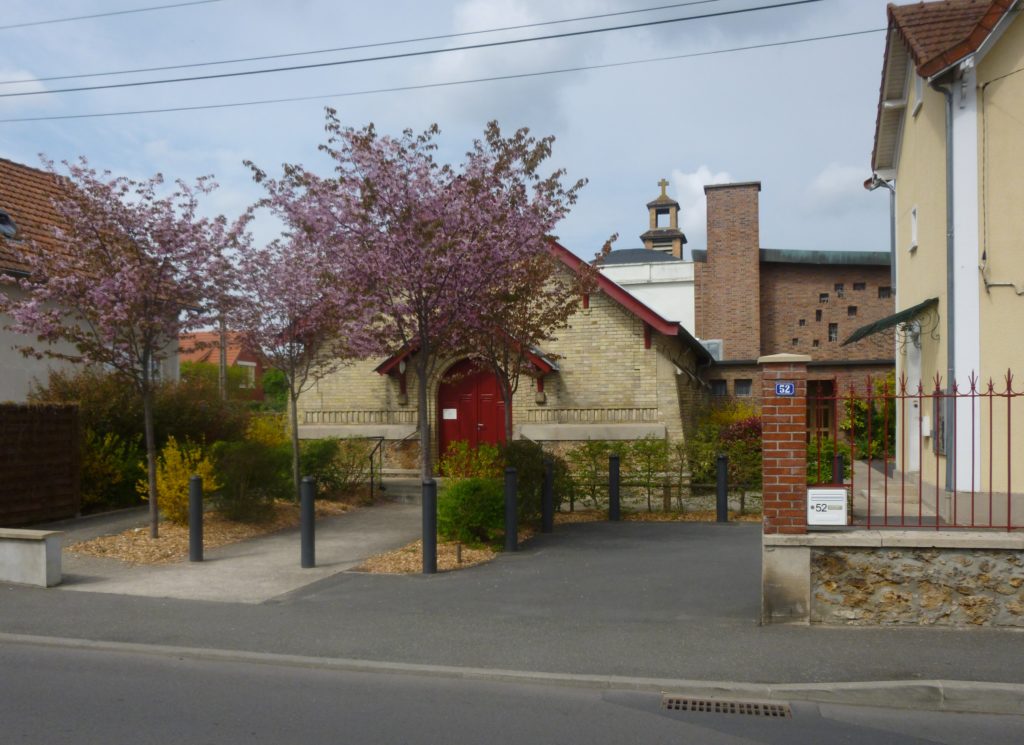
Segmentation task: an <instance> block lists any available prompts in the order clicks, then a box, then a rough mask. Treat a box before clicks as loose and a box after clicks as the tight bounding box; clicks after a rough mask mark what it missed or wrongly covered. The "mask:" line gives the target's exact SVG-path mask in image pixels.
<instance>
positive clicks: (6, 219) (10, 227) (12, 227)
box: [0, 210, 18, 238]
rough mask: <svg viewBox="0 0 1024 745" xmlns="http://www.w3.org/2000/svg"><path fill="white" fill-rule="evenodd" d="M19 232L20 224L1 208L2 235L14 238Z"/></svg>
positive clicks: (0, 232)
mask: <svg viewBox="0 0 1024 745" xmlns="http://www.w3.org/2000/svg"><path fill="white" fill-rule="evenodd" d="M17 233H18V226H17V225H16V224H15V223H14V220H12V219H11V216H10V215H9V214H7V213H6V212H4V211H3V210H0V235H2V236H3V237H4V238H13V237H14V236H15V235H17Z"/></svg>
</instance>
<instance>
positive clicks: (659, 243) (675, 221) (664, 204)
mask: <svg viewBox="0 0 1024 745" xmlns="http://www.w3.org/2000/svg"><path fill="white" fill-rule="evenodd" d="M658 186H660V187H661V194H659V195H658V197H657V198H656V199H654V200H652V201H650V202H648V203H647V212H648V216H649V222H650V226H649V228H648V230H647V232H646V233H643V234H642V235H641V236H640V240H642V241H643V242H644V248H647V249H650V250H652V251H664V252H666V253H671V254H672V255H673V256H675V257H676V258H677V259H681V258H683V244H684V243H686V236H685V235H683V231H681V230H680V229H679V202H677V201H676V200H674V199H673V198H672V197H670V196H669V195H668V192H667V191H666V190H667V189H668V181H667V180H666V179H661V180H660V181H659V182H658Z"/></svg>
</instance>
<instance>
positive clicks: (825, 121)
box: [0, 0, 889, 258]
mask: <svg viewBox="0 0 1024 745" xmlns="http://www.w3.org/2000/svg"><path fill="white" fill-rule="evenodd" d="M182 1H183V0H177V2H182ZM175 2H176V0H5V3H4V6H5V9H4V13H3V17H2V18H0V27H2V28H0V49H2V50H3V53H2V54H0V120H15V119H26V118H34V119H39V118H43V117H49V119H43V120H36V121H20V122H19V121H0V157H3V158H8V159H10V160H13V161H16V162H20V163H25V164H28V165H32V166H39V164H40V155H41V154H43V155H45V156H46V157H47V158H50V159H53V160H56V161H60V160H64V159H76V158H78V157H79V156H85V157H87V158H88V159H89V161H90V163H91V164H92V165H94V166H95V167H97V168H101V169H109V170H111V171H113V172H115V173H117V174H124V175H128V176H132V177H136V178H143V177H148V176H150V175H152V174H154V173H156V172H161V173H163V174H164V176H165V177H167V178H172V179H173V178H183V179H186V180H192V179H194V178H196V177H198V176H202V175H206V174H213V175H214V176H215V177H216V180H217V181H218V183H219V184H220V189H219V190H218V191H217V192H215V194H214V195H212V196H211V197H210V198H209V199H208V200H207V202H206V204H205V207H204V209H205V211H207V212H209V213H211V214H212V213H223V214H225V215H227V216H229V217H234V216H237V215H238V214H240V213H241V212H242V211H244V210H245V208H246V207H247V206H248V205H249V204H251V203H252V202H254V201H255V200H257V199H258V198H259V197H260V196H261V191H260V187H259V186H257V185H255V184H254V183H253V182H252V179H251V176H250V172H249V169H247V168H246V167H245V166H244V165H243V162H244V161H246V160H250V161H253V162H254V163H256V164H257V165H259V166H260V167H261V168H263V169H264V170H266V171H268V172H269V173H271V174H275V173H279V172H280V167H281V164H283V163H302V164H304V165H305V166H307V167H308V168H310V169H312V170H315V171H319V172H322V173H324V174H327V173H329V171H330V167H331V163H330V161H329V159H328V158H327V157H326V156H325V155H324V154H322V153H320V152H319V151H318V150H317V146H318V145H319V144H320V143H322V142H323V141H324V139H325V135H324V130H323V124H324V115H323V111H324V107H325V106H332V107H334V108H336V109H337V110H338V114H339V117H340V119H341V120H342V122H343V123H345V124H349V125H352V126H355V127H362V126H364V125H366V124H368V123H370V122H373V123H374V124H375V125H376V126H377V128H378V130H380V131H382V132H387V133H396V134H397V133H399V132H401V131H402V130H403V129H405V128H412V129H414V130H423V129H425V128H426V127H428V126H429V125H430V124H431V123H435V122H436V123H437V124H438V125H440V127H441V130H442V134H441V137H440V145H441V148H440V151H439V157H440V158H441V159H442V160H447V161H450V162H454V163H457V162H459V161H461V159H462V157H463V155H464V153H465V152H466V151H467V150H468V149H469V147H470V145H471V143H472V141H473V139H474V138H475V137H479V136H480V135H481V133H482V132H483V129H484V126H485V124H486V123H487V122H488V121H490V120H492V119H496V120H497V121H498V122H500V124H501V126H502V128H503V130H507V131H509V132H511V131H513V130H514V129H516V128H518V127H522V126H526V127H529V128H530V130H531V132H532V133H534V134H536V135H539V136H542V135H554V136H555V138H556V141H555V146H554V153H553V157H552V158H551V168H552V169H554V168H565V169H566V170H567V172H568V177H569V178H570V179H571V180H575V179H578V178H586V179H587V180H588V184H587V186H586V188H585V189H584V190H583V191H582V193H581V195H580V199H579V201H578V203H577V204H576V206H575V207H574V209H573V211H572V213H571V214H570V215H569V216H568V217H567V218H566V219H565V220H564V221H563V222H562V223H561V224H560V225H559V226H558V229H557V231H556V232H557V234H558V236H559V238H560V240H561V241H562V243H563V244H564V245H565V246H566V247H568V248H569V249H571V250H572V251H574V252H575V253H577V254H578V255H580V256H583V257H588V258H589V257H592V256H593V255H594V254H595V253H596V252H597V251H598V250H599V249H600V248H601V245H602V244H603V243H604V241H605V240H606V239H607V238H608V237H609V236H610V235H612V234H615V233H618V234H619V235H620V237H619V239H618V241H617V242H616V243H615V248H634V247H639V246H640V245H641V243H640V240H639V235H640V233H642V232H643V231H644V230H646V229H647V209H646V207H645V204H646V203H647V202H648V201H650V200H651V199H653V198H655V197H656V196H657V195H658V193H659V188H658V185H657V182H658V181H659V180H660V179H662V178H666V179H668V180H669V182H670V186H669V194H670V195H671V196H673V197H675V198H676V199H677V200H678V201H679V202H680V205H681V207H680V211H681V221H682V226H681V227H682V228H683V231H684V232H685V233H686V235H687V238H688V240H689V243H688V246H687V248H688V249H693V248H697V249H702V248H705V246H706V230H705V225H704V220H705V217H704V199H703V197H704V193H703V186H704V185H705V184H707V183H725V182H728V181H760V182H761V184H762V191H761V245H762V246H763V247H765V248H784V249H806V250H846V251H885V250H888V247H889V246H888V242H889V238H888V200H887V198H886V194H883V193H882V192H881V191H879V192H873V193H872V192H867V191H865V190H864V188H863V186H862V183H863V181H864V179H865V178H867V177H868V176H870V152H871V147H872V142H873V137H874V125H875V112H876V106H877V101H878V90H879V83H880V74H881V66H882V55H883V50H884V46H885V34H884V33H882V32H874V33H867V34H862V35H855V36H847V37H844V38H836V39H830V40H820V41H813V42H806V43H785V44H782V45H777V46H771V47H767V48H759V49H749V50H745V51H732V52H724V53H719V54H710V55H703V56H696V57H693V56H691V57H684V58H677V59H673V60H663V61H654V62H643V63H638V64H629V65H623V66H617V67H605V68H596V69H587V70H580V71H575V72H566V73H559V74H550V75H540V76H531V77H523V78H518V79H509V80H501V81H492V82H480V83H469V84H460V85H448V86H444V87H426V88H420V89H418V90H404V91H392V92H378V93H369V94H364V93H362V92H364V91H373V90H379V89H382V88H401V87H409V86H425V85H426V86H429V85H432V84H436V83H451V82H457V81H464V80H471V79H478V78H486V77H498V76H509V75H521V74H532V73H540V72H548V71H553V70H564V69H566V68H580V67H589V68H595V66H599V65H608V64H613V63H622V62H637V61H640V60H649V59H651V58H663V57H679V56H681V55H692V54H699V53H704V52H718V51H721V50H730V49H735V48H737V47H751V46H758V45H765V44H779V43H780V42H791V41H794V40H798V39H807V38H810V37H820V36H827V35H834V34H846V33H850V32H857V31H867V30H870V29H881V28H884V26H885V25H886V18H885V5H886V2H885V0H820V1H819V2H812V3H806V4H802V5H795V6H791V7H780V8H773V9H764V10H758V11H751V12H740V13H730V11H737V10H744V9H749V8H757V7H763V6H769V5H774V4H777V3H780V2H785V0H697V1H696V2H694V0H689V2H681V3H679V2H676V3H673V2H672V0H559V1H558V2H552V1H551V0H419V1H418V2H417V1H416V0H391V1H390V2H388V3H371V2H366V1H365V0H359V1H354V0H215V1H212V2H210V1H207V2H193V3H191V4H188V5H184V6H182V7H176V8H164V9H159V10H150V11H146V12H137V13H123V14H119V15H105V16H103V17H97V18H91V19H82V20H69V21H62V22H57V23H43V24H38V22H40V21H52V20H56V19H65V18H69V17H72V16H83V15H93V14H109V13H112V12H117V11H125V10H133V9H140V8H152V7H154V6H161V5H171V4H175ZM668 5H672V6H675V7H661V6H668ZM656 6H658V7H661V9H659V10H647V9H650V8H655V7H656ZM638 10H644V12H629V13H626V14H623V13H625V12H627V11H638ZM712 13H717V14H724V13H729V14H727V15H718V16H716V17H711V18H704V19H694V20H688V21H679V22H671V23H662V24H659V25H650V26H646V27H642V28H632V29H622V30H616V31H607V32H602V33H595V34H587V35H579V36H572V37H563V38H558V39H548V40H538V41H530V42H524V43H519V44H510V45H504V46H495V47H490V48H482V49H472V50H462V51H449V52H442V53H438V54H423V55H418V56H413V57H405V58H401V59H391V60H378V61H368V62H359V63H352V64H345V65H332V66H324V67H319V68H316V69H305V70H294V71H285V72H275V73H269V74H254V75H244V76H233V77H228V78H221V79H215V80H203V81H185V82H178V83H169V84H161V85H147V86H133V87H122V88H113V89H106V90H91V91H77V92H64V93H57V92H55V91H56V90H57V89H62V88H70V87H82V86H97V85H109V84H112V83H116V84H121V83H127V82H135V81H148V80H159V79H165V78H174V77H183V76H196V75H210V74H216V73H224V72H236V71H247V70H259V69H266V68H270V67H281V66H294V65H309V64H316V63H323V62H330V61H337V60H345V59H355V58H365V57H377V56H382V55H394V54H398V53H402V52H412V51H426V50H443V49H449V48H451V47H456V46H465V45H472V44H481V43H486V42H494V41H499V40H510V39H522V38H529V37H536V36H547V35H552V34H564V33H566V32H575V31H580V30H585V29H598V28H607V27H611V26H621V25H631V24H639V23H645V22H649V21H659V20H667V19H677V18H684V17H688V16H699V15H706V14H712ZM602 14H618V15H608V16H606V17H602V18H591V19H589V20H575V21H573V22H568V23H557V24H552V25H542V26H535V27H531V28H520V29H515V30H507V31H500V32H494V33H482V34H472V35H463V36H459V37H454V38H441V39H434V40H428V41H418V42H412V43H404V44H389V45H387V46H372V47H364V48H361V49H350V50H348V51H341V52H331V53H321V54H306V55H303V56H297V57H283V58H278V59H271V60H261V61H252V62H244V63H234V64H229V65H217V66H203V67H189V68H183V69H176V70H164V71H153V72H137V73H131V74H118V75H107V76H103V77H82V78H73V79H64V80H53V79H50V80H43V78H53V77H55V76H65V75H82V74H89V73H106V72H115V71H124V70H136V69H139V68H147V67H160V66H168V65H185V64H190V65H191V64H195V63H201V62H210V61H221V60H230V59H238V58H248V57H255V56H263V55H280V54H289V53H294V52H310V51H314V50H322V49H334V48H338V47H351V46H355V45H368V44H379V43H382V42H396V41H403V40H408V39H417V38H422V37H427V36H440V35H448V34H467V32H474V31H481V30H485V29H495V28H504V27H508V26H516V25H522V24H536V23H544V22H548V21H561V20H566V19H578V18H580V17H582V16H595V15H602ZM20 24H36V25H20ZM10 81H25V82H10ZM25 92H32V93H34V95H25V96H11V95H9V94H15V93H25ZM36 92H38V93H36ZM339 93H346V94H353V93H355V94H358V95H346V96H342V97H330V96H329V95H328V94H339ZM297 97H304V98H308V100H305V101H297V102H289V103H276V104H268V105H261V106H238V107H232V108H211V109H199V110H191V111H179V112H165V113H152V114H133V115H125V116H105V117H94V118H78V119H55V118H53V117H66V116H72V115H78V114H102V113H110V112H123V111H137V110H140V109H161V108H176V107H200V106H208V105H212V104H225V103H238V102H248V101H257V100H266V99H280V98H297ZM0 207H2V205H0ZM273 230H274V228H273V227H272V226H270V225H269V224H268V223H263V224H261V225H260V226H258V227H257V238H258V239H260V240H267V239H269V238H270V237H272V235H271V233H272V232H273ZM687 255H688V254H687Z"/></svg>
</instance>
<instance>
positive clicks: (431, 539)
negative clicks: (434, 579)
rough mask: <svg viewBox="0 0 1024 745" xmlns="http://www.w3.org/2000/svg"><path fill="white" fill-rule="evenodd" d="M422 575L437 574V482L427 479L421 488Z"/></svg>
mask: <svg viewBox="0 0 1024 745" xmlns="http://www.w3.org/2000/svg"><path fill="white" fill-rule="evenodd" d="M421 494H422V501H423V573H424V574H437V482H436V481H434V479H427V480H425V481H424V482H423V487H422V491H421Z"/></svg>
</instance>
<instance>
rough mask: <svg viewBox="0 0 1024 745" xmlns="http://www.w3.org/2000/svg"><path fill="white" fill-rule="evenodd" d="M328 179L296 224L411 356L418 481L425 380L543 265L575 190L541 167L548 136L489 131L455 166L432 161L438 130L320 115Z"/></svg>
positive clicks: (376, 328)
mask: <svg viewBox="0 0 1024 745" xmlns="http://www.w3.org/2000/svg"><path fill="white" fill-rule="evenodd" d="M326 129H327V132H328V141H327V144H326V145H324V146H322V149H323V150H324V151H325V152H327V153H328V154H329V155H330V156H331V157H332V158H333V159H334V161H335V178H334V179H331V180H324V182H323V183H322V184H321V186H322V187H323V188H317V189H316V190H315V191H316V194H315V198H314V200H313V204H314V205H315V208H314V210H313V211H314V213H315V216H312V217H311V218H310V219H308V220H307V221H306V224H308V225H310V226H314V229H316V230H322V231H324V234H325V235H329V236H331V237H330V238H329V239H328V242H330V243H332V244H333V245H337V246H342V245H343V246H346V250H345V251H344V255H343V256H341V257H339V263H338V266H339V272H340V273H342V274H344V275H345V276H346V277H347V280H348V281H349V282H351V283H352V284H353V285H354V286H357V287H359V288H360V290H361V291H362V293H363V294H364V296H365V297H366V298H367V301H368V302H369V303H370V305H371V306H372V307H373V308H375V309H376V311H377V315H376V317H375V320H374V323H373V324H372V330H373V332H374V334H375V335H376V337H377V338H378V339H379V341H380V344H381V345H382V346H383V347H385V348H387V349H390V350H392V351H394V352H399V353H409V354H411V355H412V362H413V366H414V368H415V371H416V377H417V409H418V418H419V436H420V472H421V475H422V477H423V478H424V479H428V478H430V477H431V475H432V473H433V464H432V457H431V446H430V443H431V426H430V420H431V417H430V414H429V412H428V407H427V391H428V381H429V380H431V379H432V377H433V376H434V374H435V373H436V372H437V370H436V368H437V366H438V365H439V364H441V363H442V362H443V361H444V360H446V359H449V358H450V357H451V356H452V355H454V354H472V353H473V351H474V348H473V347H474V342H475V341H476V340H478V339H479V338H480V337H479V330H480V328H481V327H482V326H485V325H487V323H488V320H487V319H492V318H493V317H494V315H493V314H494V306H495V304H496V303H498V304H500V303H507V302H510V297H509V295H508V293H507V292H505V288H507V287H508V286H509V285H510V284H517V283H518V281H519V280H520V279H521V278H522V272H523V271H524V269H526V268H527V267H530V266H534V265H537V263H538V262H540V261H543V260H545V259H541V258H540V257H546V256H547V255H548V243H547V235H548V233H549V232H550V231H551V229H552V228H553V227H554V225H555V224H556V223H557V222H558V220H559V219H561V217H563V216H564V215H565V213H566V212H567V210H568V208H569V206H570V205H571V204H572V203H573V202H574V200H575V196H576V192H577V191H578V190H579V189H580V188H581V187H582V185H583V184H582V182H578V183H576V184H574V185H573V186H571V187H568V188H566V187H564V186H563V185H562V183H561V180H562V178H563V176H564V173H563V172H562V171H555V172H554V173H553V174H551V175H550V176H548V177H546V178H542V177H541V176H540V169H541V167H542V165H543V164H544V162H545V161H546V159H547V158H548V157H549V156H550V153H551V144H552V142H553V138H550V137H546V138H542V139H536V138H534V137H532V136H530V134H529V132H528V130H525V129H522V130H519V131H517V132H516V133H515V134H514V135H513V136H511V137H505V136H503V135H502V133H501V130H500V128H499V126H498V124H497V123H496V122H491V123H490V124H489V125H488V126H487V129H486V131H485V134H484V138H483V139H482V140H478V141H476V142H475V143H474V145H473V148H472V149H471V150H470V151H469V152H468V153H467V155H466V158H465V160H464V162H463V163H462V165H460V166H458V167H453V166H451V165H448V164H442V163H439V162H438V161H437V160H436V158H435V154H436V149H437V145H436V142H435V138H436V137H437V135H438V133H439V129H438V127H437V126H436V125H434V126H432V127H430V128H429V129H427V130H426V131H425V132H423V133H421V134H419V135H414V134H413V133H412V131H410V130H406V131H405V132H404V133H403V134H402V135H401V136H400V137H391V136H384V135H379V134H378V133H377V131H376V130H375V129H374V127H373V126H372V125H370V126H367V127H365V128H363V129H360V130H356V129H353V128H350V127H344V126H342V124H341V123H340V122H339V120H338V119H337V116H336V115H335V112H334V111H333V110H330V109H329V110H328V113H327V125H326Z"/></svg>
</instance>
